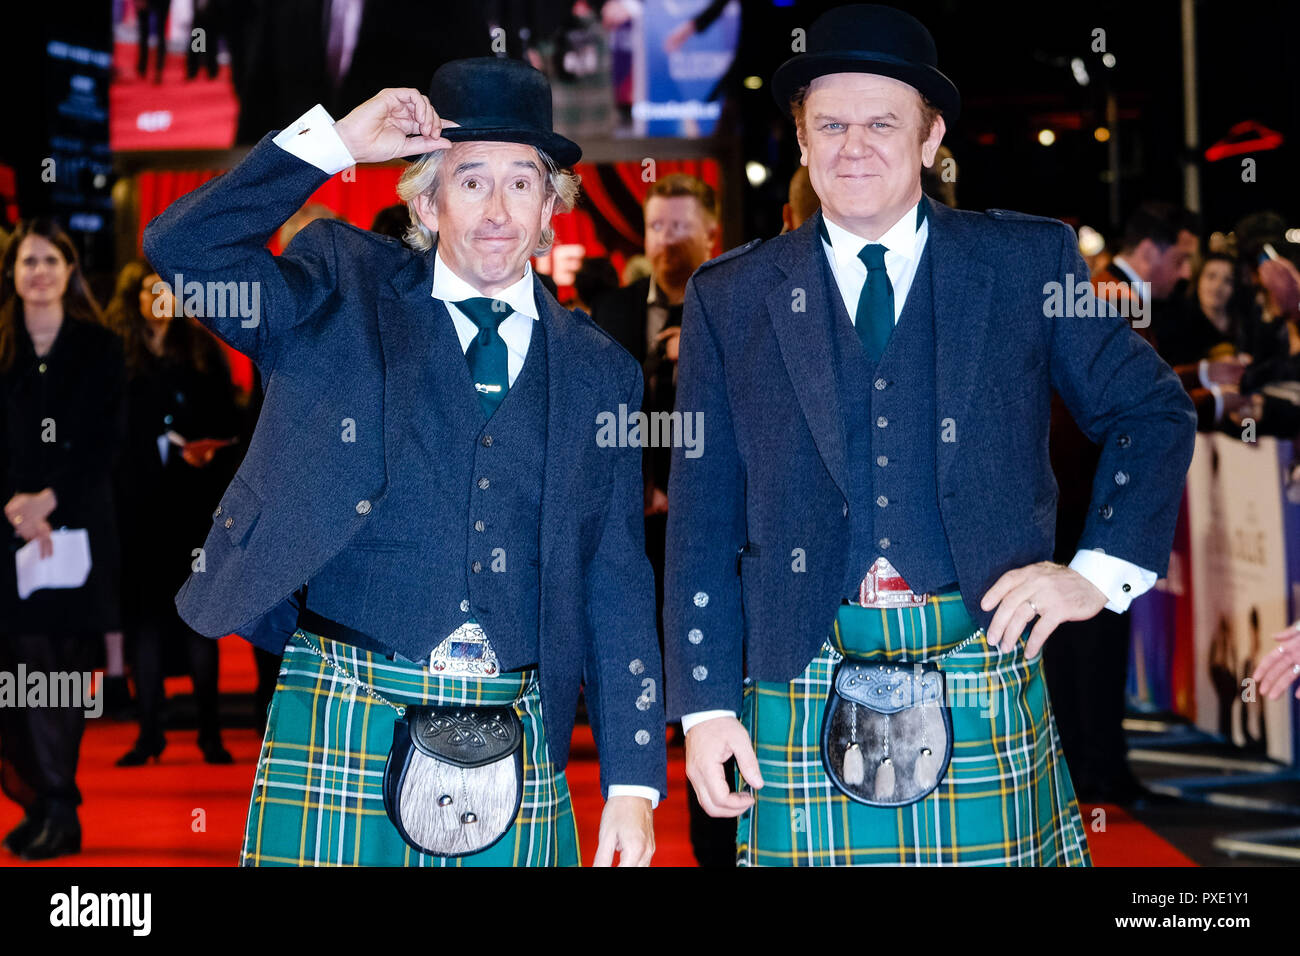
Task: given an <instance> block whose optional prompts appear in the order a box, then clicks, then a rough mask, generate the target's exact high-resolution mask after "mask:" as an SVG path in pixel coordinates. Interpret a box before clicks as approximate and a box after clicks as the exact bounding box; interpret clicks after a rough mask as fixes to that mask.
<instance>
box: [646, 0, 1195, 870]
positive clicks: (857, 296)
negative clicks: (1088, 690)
mask: <svg viewBox="0 0 1300 956" xmlns="http://www.w3.org/2000/svg"><path fill="white" fill-rule="evenodd" d="M773 92H774V95H775V96H776V97H777V99H778V102H779V103H780V104H781V105H782V106H783V107H784V108H786V109H788V110H790V111H791V113H792V115H793V118H794V121H795V124H796V128H797V133H798V141H799V147H800V156H801V162H802V163H803V164H804V165H806V166H807V167H808V171H809V175H810V177H811V180H812V185H813V188H814V189H815V190H816V192H817V195H818V196H819V197H820V198H821V202H822V207H821V210H820V211H819V212H817V213H816V214H814V215H813V216H812V217H811V218H810V219H809V220H808V221H807V222H805V223H804V224H803V226H802V227H801V228H799V229H797V230H795V231H793V232H789V233H785V234H783V235H781V236H779V237H777V238H775V239H772V240H770V241H768V242H762V243H760V242H757V241H756V242H752V243H750V244H749V245H747V246H743V247H741V248H739V249H736V250H733V251H732V252H729V253H727V254H726V255H723V256H721V257H719V258H717V259H714V260H712V262H710V263H708V264H706V265H704V266H703V267H702V268H701V269H700V270H699V271H698V272H697V273H696V274H695V276H694V278H693V279H692V281H691V284H690V288H689V289H688V291H687V295H686V305H685V315H684V318H683V321H682V332H681V341H680V359H679V367H678V393H677V403H678V404H677V407H678V409H679V410H681V411H683V412H688V411H689V412H695V411H702V412H703V413H704V417H705V419H706V421H707V422H708V435H709V440H708V444H707V446H706V448H705V449H704V453H703V454H702V455H700V456H698V457H695V458H687V457H686V456H685V455H683V454H682V453H681V450H680V449H679V450H677V453H676V454H675V455H674V458H673V462H672V472H671V479H670V483H669V492H668V497H669V508H668V557H667V587H666V598H665V610H664V617H665V657H666V662H667V671H666V672H667V683H668V701H669V713H670V715H671V716H674V717H676V716H679V715H680V716H681V717H682V722H683V725H684V726H685V727H686V728H687V735H686V761H687V774H688V777H689V778H690V780H691V783H692V785H693V786H694V788H695V791H696V793H697V794H698V795H699V798H700V802H701V804H702V805H703V806H704V807H705V809H706V810H708V812H710V813H712V814H714V815H716V816H733V817H738V818H739V821H738V826H739V832H738V837H737V852H738V860H739V862H740V863H742V864H750V865H760V864H762V865H851V864H872V863H877V864H879V863H888V864H944V865H951V864H991V865H1088V863H1089V862H1090V858H1089V855H1088V848H1087V840H1086V836H1085V831H1084V827H1083V823H1082V820H1081V819H1080V815H1079V811H1078V806H1077V802H1076V800H1075V797H1074V793H1073V790H1072V788H1071V784H1070V778H1069V774H1068V771H1067V769H1066V766H1065V762H1064V759H1063V757H1062V755H1061V750H1060V746H1059V742H1058V739H1057V735H1056V731H1055V727H1054V724H1053V721H1052V716H1051V708H1050V705H1049V702H1048V697H1047V692H1046V688H1045V685H1044V681H1043V676H1042V667H1041V658H1040V655H1039V651H1040V649H1041V648H1042V645H1043V642H1044V641H1045V640H1046V639H1047V637H1048V635H1050V634H1051V632H1052V631H1053V629H1054V628H1055V627H1056V626H1057V625H1058V624H1060V623H1061V622H1062V621H1069V620H1081V619H1085V618H1089V617H1091V616H1093V615H1095V614H1098V613H1105V614H1111V613H1117V612H1123V611H1124V610H1125V609H1126V608H1127V606H1128V603H1129V601H1131V600H1132V599H1133V598H1134V597H1136V596H1137V595H1138V594H1140V593H1142V592H1143V591H1145V590H1146V589H1147V588H1149V587H1150V586H1151V584H1152V583H1154V581H1155V579H1156V575H1157V574H1158V573H1163V572H1164V570H1165V569H1166V565H1167V561H1168V556H1169V548H1170V543H1171V540H1172V536H1173V528H1174V521H1175V516H1176V512H1177V507H1178V500H1179V496H1180V494H1181V488H1182V484H1183V480H1184V476H1185V473H1186V469H1187V466H1188V463H1189V461H1190V459H1191V453H1192V442H1193V437H1194V432H1195V416H1194V413H1193V410H1192V407H1191V404H1190V402H1189V401H1188V399H1187V396H1186V394H1185V393H1184V391H1183V389H1182V387H1181V386H1180V384H1179V381H1178V379H1177V377H1175V376H1174V375H1173V373H1172V372H1171V371H1170V369H1169V368H1168V366H1167V365H1165V364H1164V363H1163V362H1162V361H1161V360H1160V359H1159V357H1158V356H1157V355H1156V353H1155V352H1154V351H1153V350H1152V349H1151V347H1150V346H1149V345H1147V344H1146V343H1145V342H1144V341H1143V340H1142V339H1141V338H1140V337H1139V336H1138V335H1137V334H1136V333H1135V332H1134V331H1133V330H1132V329H1131V328H1129V327H1128V326H1127V325H1126V324H1125V322H1124V321H1123V320H1121V319H1120V318H1118V317H1116V316H1114V315H1113V314H1103V315H1102V316H1100V317H1092V312H1091V311H1090V310H1080V311H1083V312H1084V313H1085V314H1086V315H1087V316H1088V317H1086V318H1085V317H1078V318H1075V317H1073V316H1072V310H1066V314H1065V315H1060V314H1058V312H1057V311H1055V310H1054V309H1053V308H1051V307H1050V306H1049V304H1048V302H1049V297H1048V292H1049V290H1050V289H1051V288H1052V284H1053V283H1057V284H1059V285H1065V284H1066V283H1067V281H1068V278H1069V277H1070V276H1071V275H1072V276H1073V279H1074V284H1075V285H1076V286H1080V285H1082V284H1084V283H1086V281H1087V275H1088V273H1087V269H1086V268H1085V266H1084V263H1083V260H1082V259H1081V258H1080V256H1079V253H1078V251H1077V246H1076V242H1075V237H1074V234H1073V232H1072V231H1071V230H1070V229H1069V228H1068V227H1067V226H1065V225H1064V224H1063V223H1060V222H1058V221H1056V220H1052V219H1045V218H1041V217H1037V216H1027V215H1022V214H1018V213H1012V212H1007V211H1004V210H990V211H989V212H987V213H974V212H964V211H958V210H954V209H949V208H947V207H946V206H943V205H941V204H939V203H935V202H932V201H930V200H929V199H927V198H925V197H924V196H923V195H922V190H921V169H922V167H923V166H928V165H930V164H932V163H933V162H934V157H935V154H936V152H937V150H938V148H939V145H940V141H941V140H942V138H943V135H944V132H945V129H946V124H947V123H949V122H951V121H953V120H954V119H955V118H956V117H957V114H958V110H959V107H960V97H959V95H958V92H957V89H956V87H955V86H954V85H953V83H952V82H951V81H950V80H949V79H948V78H947V77H946V76H944V74H943V73H941V72H940V71H939V69H938V67H937V55H936V51H935V46H934V41H933V39H932V38H931V36H930V34H929V32H928V31H927V30H926V29H925V27H924V26H923V25H922V24H921V23H919V22H918V21H917V20H915V19H914V18H913V17H911V16H909V15H907V14H905V13H902V12H901V11H898V10H895V9H892V8H889V7H884V6H878V5H867V4H863V5H852V6H845V7H840V8H836V9H834V10H832V11H830V12H828V13H826V14H825V15H823V16H822V17H821V18H819V19H818V20H817V21H816V22H814V23H813V24H812V26H811V28H810V29H809V31H808V36H807V52H806V53H803V54H801V55H798V56H795V57H794V58H793V59H791V60H789V61H787V62H786V63H785V64H784V65H783V66H782V67H781V68H780V69H778V71H777V72H776V74H775V76H774V78H773ZM1059 285H1058V286H1057V287H1058V288H1059ZM1053 389H1055V390H1056V391H1058V392H1059V393H1060V394H1061V396H1062V398H1063V399H1064V401H1065V403H1066V405H1067V406H1068V408H1069V410H1070V412H1071V414H1072V415H1073V416H1074V418H1075V419H1076V421H1077V422H1078V423H1079V426H1080V427H1081V429H1082V430H1083V431H1084V433H1085V434H1087V435H1088V437H1089V438H1090V439H1092V440H1093V441H1096V442H1097V443H1098V444H1099V445H1100V446H1101V449H1102V450H1101V460H1100V465H1099V467H1098V469H1097V480H1096V483H1095V484H1094V486H1093V491H1092V503H1091V507H1090V513H1089V517H1088V523H1087V527H1086V529H1085V531H1084V534H1083V537H1082V540H1081V542H1080V550H1079V552H1078V554H1077V555H1076V556H1075V557H1074V558H1073V560H1072V561H1071V562H1070V564H1069V565H1068V566H1066V565H1063V564H1055V563H1053V562H1052V561H1051V560H1050V559H1051V556H1052V546H1053V531H1054V520H1055V505H1056V486H1055V482H1054V480H1053V477H1052V472H1051V467H1050V464H1049V461H1048V454H1047V436H1048V421H1049V414H1048V412H1049V407H1050V397H1051V393H1052V390H1053ZM873 663H877V664H885V665H889V666H894V665H898V666H899V667H900V671H897V672H894V673H896V674H897V673H901V674H904V675H906V674H910V673H912V672H913V670H914V669H915V670H916V672H917V673H920V672H921V671H922V670H923V669H924V668H937V669H938V670H939V672H940V673H941V674H942V675H943V679H944V680H945V681H946V687H947V691H946V694H945V696H944V698H943V702H944V705H945V707H946V709H947V711H948V714H947V717H948V718H949V719H950V727H951V733H950V739H947V740H942V739H939V736H931V737H929V738H926V737H924V736H922V737H921V739H920V740H917V739H916V738H915V737H913V738H909V739H891V738H890V737H889V735H890V733H892V730H890V728H893V727H896V726H899V725H897V724H895V723H891V722H889V721H886V720H884V718H883V717H882V716H881V714H884V713H885V712H886V711H884V710H882V711H869V710H867V709H863V710H861V713H863V714H871V715H875V716H871V718H870V721H869V722H868V725H864V726H863V728H862V734H863V736H861V737H858V738H854V743H853V744H851V745H850V746H849V747H846V748H845V749H844V750H843V751H842V752H838V753H832V752H830V751H831V748H830V747H827V748H826V751H827V752H825V753H824V752H823V747H822V730H823V728H822V721H823V717H824V715H825V714H826V712H827V705H828V700H829V697H830V694H831V693H832V684H833V682H834V679H835V674H836V673H837V672H838V669H839V668H840V667H841V665H843V666H849V665H853V666H854V668H857V667H858V666H859V665H862V666H866V665H870V664H873ZM864 672H865V671H864ZM857 693H861V692H857ZM855 713H857V711H855ZM891 720H892V718H891ZM913 726H915V725H913ZM924 726H926V727H927V728H929V732H931V733H932V734H933V731H934V729H935V728H936V727H937V728H939V729H940V730H942V728H943V725H942V724H937V725H931V724H925V725H924ZM854 733H855V734H856V733H857V730H856V728H855V730H854ZM882 737H883V756H881V755H880V754H881V752H882V739H881V738H882ZM827 739H831V738H829V737H828V738H827ZM859 740H860V741H861V744H860V745H859V743H858V742H857V741H859ZM891 744H892V748H891V746H890V745H891ZM934 748H939V752H940V753H944V754H946V756H945V758H944V761H945V762H944V764H943V765H942V766H940V765H937V764H936V761H937V760H938V757H937V756H936V751H935V749H934ZM855 749H856V751H857V753H856V754H855V757H856V759H857V760H858V765H857V766H856V767H855V768H853V771H850V769H849V768H850V751H852V750H855ZM864 752H865V753H868V754H870V755H871V761H872V762H871V764H870V765H869V766H863V760H864V758H863V757H862V754H863V753H864ZM730 757H735V759H736V762H737V765H738V768H739V774H740V777H741V778H743V780H741V779H738V780H736V781H735V782H734V783H735V784H736V788H735V789H734V790H733V789H732V785H731V783H729V782H728V781H727V780H726V778H725V776H724V772H723V765H724V763H725V761H726V760H727V759H728V758H730ZM824 760H825V762H824ZM837 768H838V769H837ZM831 769H836V773H837V775H838V776H837V777H836V778H835V779H838V780H839V781H840V783H842V784H843V786H841V785H839V784H837V783H836V782H833V778H832V776H831V774H830V772H829V770H831ZM864 780H865V781H867V782H871V781H874V790H870V789H868V790H863V789H855V788H854V786H852V784H853V783H854V781H864Z"/></svg>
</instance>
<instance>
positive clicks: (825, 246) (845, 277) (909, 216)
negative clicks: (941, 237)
mask: <svg viewBox="0 0 1300 956" xmlns="http://www.w3.org/2000/svg"><path fill="white" fill-rule="evenodd" d="M822 221H823V222H825V223H826V236H829V237H830V242H827V241H826V236H823V237H822V250H823V251H824V252H825V253H826V258H827V260H828V261H829V262H830V266H831V274H832V275H834V277H835V284H836V285H837V286H838V287H839V291H840V296H841V298H843V299H844V307H845V309H847V310H848V313H849V317H850V318H851V319H854V320H855V321H856V318H857V311H858V299H860V298H861V297H862V287H863V286H864V285H866V282H867V267H866V265H864V264H863V262H862V260H861V259H859V258H858V253H859V252H861V251H862V247H863V246H865V245H867V244H868V243H870V242H871V241H872V240H870V239H864V238H862V237H861V236H857V235H854V234H853V233H851V232H849V231H848V230H847V229H845V228H843V227H842V226H839V225H836V224H835V223H834V222H832V221H831V220H830V219H829V218H828V217H827V216H826V214H825V210H823V212H822ZM929 235H930V220H929V217H927V218H926V219H925V220H923V221H922V223H921V228H919V229H918V228H916V206H912V207H911V208H910V209H908V210H907V212H906V213H904V214H903V216H902V217H901V218H900V219H899V220H898V221H897V222H895V223H894V224H893V225H892V226H890V227H889V229H888V230H886V232H885V234H884V235H883V236H881V237H880V238H879V239H877V240H875V242H877V243H879V244H880V245H882V246H884V247H885V249H886V252H885V273H886V274H887V275H888V276H889V283H890V285H891V286H893V289H894V322H895V323H897V322H898V319H899V317H900V316H901V315H902V314H903V305H904V304H905V303H906V301H907V293H908V292H909V291H911V288H912V279H913V278H914V277H915V276H916V266H917V263H918V262H920V260H921V253H922V251H924V249H925V242H926V239H927V238H928V237H929ZM1125 271H1127V270H1125ZM1070 567H1071V568H1072V569H1073V570H1075V571H1077V572H1078V573H1079V574H1081V575H1083V576H1084V577H1085V578H1087V579H1088V581H1090V582H1091V583H1092V585H1093V586H1094V587H1096V588H1097V590H1099V591H1101V593H1102V594H1104V595H1106V608H1108V609H1109V610H1111V611H1114V612H1115V613H1117V614H1121V613H1123V612H1124V611H1126V610H1128V606H1129V603H1130V602H1131V601H1132V600H1133V599H1134V598H1135V597H1137V596H1138V595H1140V594H1142V593H1144V592H1146V591H1147V590H1149V589H1150V588H1151V586H1152V585H1154V584H1155V583H1156V574H1155V572H1154V571H1148V570H1146V569H1145V568H1140V567H1138V566H1137V565H1135V564H1131V563H1130V562H1128V561H1125V560H1123V559H1122V558H1117V557H1115V556H1114V555H1110V554H1105V553H1104V552H1102V551H1100V550H1088V549H1081V550H1080V551H1079V552H1078V553H1077V554H1075V556H1074V559H1073V560H1072V561H1071V562H1070ZM735 716H736V715H735V713H733V712H732V711H729V710H704V711H698V712H696V713H693V714H686V715H684V716H683V717H682V730H683V731H687V732H689V731H690V729H691V728H692V727H694V726H695V725H696V724H698V723H700V722H702V721H705V720H710V719H712V718H714V717H735Z"/></svg>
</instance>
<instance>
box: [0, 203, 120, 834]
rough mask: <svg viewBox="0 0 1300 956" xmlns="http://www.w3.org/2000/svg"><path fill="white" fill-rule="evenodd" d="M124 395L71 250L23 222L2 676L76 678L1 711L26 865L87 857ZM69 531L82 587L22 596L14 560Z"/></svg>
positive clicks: (3, 344) (0, 774) (10, 387)
mask: <svg viewBox="0 0 1300 956" xmlns="http://www.w3.org/2000/svg"><path fill="white" fill-rule="evenodd" d="M123 391H124V369H123V359H122V346H121V343H120V342H119V341H118V338H117V336H115V335H114V334H113V333H112V332H111V331H109V330H108V329H107V328H105V327H104V325H103V324H102V322H101V317H100V313H99V309H98V307H97V306H96V305H95V303H94V300H93V299H92V298H91V296H90V294H89V292H88V291H87V288H86V283H85V280H84V278H83V277H82V274H81V270H80V268H79V266H78V262H77V253H76V249H75V248H74V247H73V245H72V241H71V240H70V239H69V238H68V236H67V235H66V234H65V233H64V232H63V230H62V229H60V228H59V226H58V225H57V224H56V223H55V222H54V221H53V220H50V219H33V220H28V221H26V222H22V223H19V224H18V227H17V228H16V229H15V230H14V233H13V235H12V236H11V237H10V239H9V242H8V244H7V245H6V246H5V250H4V255H3V259H2V260H0V500H3V501H4V503H5V504H4V517H5V522H4V523H3V524H0V528H3V530H5V531H7V532H8V534H7V535H5V538H6V541H5V543H6V545H7V547H6V548H5V550H4V553H3V554H0V669H3V670H8V671H10V672H14V673H16V672H17V669H18V668H19V667H23V668H25V670H26V672H27V673H28V674H31V673H33V672H40V673H44V674H46V675H54V674H58V673H64V674H76V675H80V678H81V679H80V680H77V681H73V682H66V683H64V687H65V688H72V687H75V688H76V689H78V690H80V694H78V695H76V696H79V697H81V699H80V700H69V699H63V695H60V699H59V700H50V701H47V702H46V705H45V706H24V707H0V788H2V789H3V790H4V793H5V794H6V795H7V796H9V797H10V798H11V799H13V800H14V801H16V802H17V803H19V804H21V805H22V807H23V809H24V810H26V816H25V817H24V818H23V820H22V822H21V823H19V824H18V826H17V827H16V828H14V829H13V830H12V831H10V832H9V833H8V834H7V835H6V836H5V838H4V846H5V848H6V849H7V850H9V852H11V853H16V854H18V855H20V856H22V857H23V858H24V859H28V860H43V859H49V858H51V857H56V856H61V855H63V854H67V853H77V852H80V850H81V823H80V821H79V819H78V817H77V806H78V804H80V803H81V793H80V791H78V789H77V784H76V774H77V759H78V755H79V753H80V749H81V736H82V731H83V730H84V728H85V715H86V711H88V710H89V711H91V712H92V713H93V710H92V707H91V704H90V702H89V700H88V699H87V698H88V696H89V695H88V692H89V690H90V687H89V683H90V677H91V669H92V668H93V666H94V663H95V660H96V655H97V652H98V647H99V646H101V645H102V643H103V636H104V632H105V631H111V630H116V629H117V627H118V626H119V613H118V612H119V609H118V598H117V595H118V586H117V585H118V580H117V579H118V537H117V524H116V521H115V520H114V509H113V489H112V469H113V465H114V459H115V457H116V455H117V453H118V450H119V446H120V444H121V441H122V434H123V430H124V425H125V403H124V400H123ZM64 527H66V528H68V529H85V531H86V533H87V536H88V538H89V542H90V571H89V575H88V576H87V578H86V580H85V583H84V584H82V585H81V586H80V587H74V588H41V589H38V590H36V591H33V592H32V593H31V594H30V595H29V596H28V597H27V598H26V599H21V598H19V596H18V589H17V581H16V573H15V565H14V561H15V555H16V552H17V551H18V549H19V548H21V547H23V546H24V545H25V544H28V543H31V542H35V543H36V547H38V548H39V549H40V553H41V555H42V557H45V556H49V555H51V554H52V553H53V547H54V545H53V532H54V530H55V529H58V528H64ZM47 679H48V677H47ZM53 685H54V682H50V686H51V688H52V687H53Z"/></svg>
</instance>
